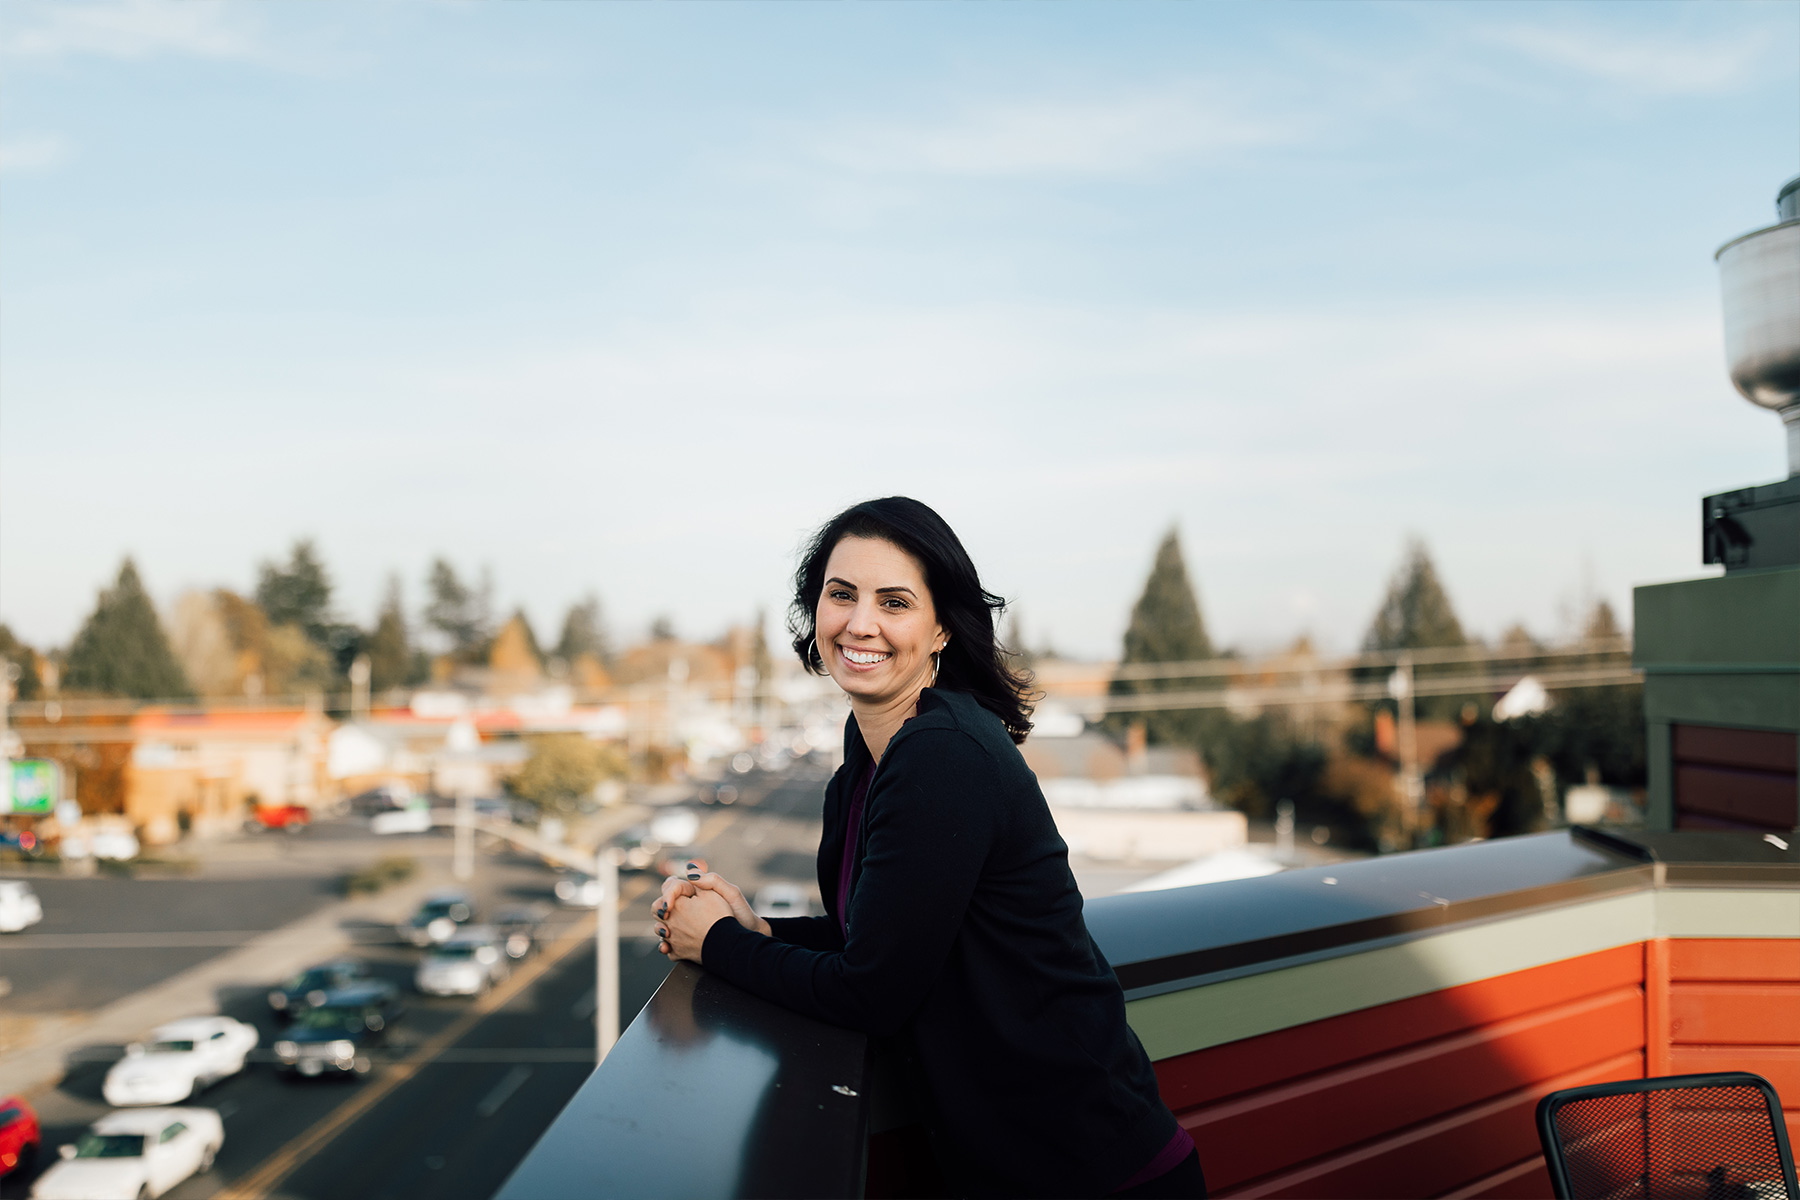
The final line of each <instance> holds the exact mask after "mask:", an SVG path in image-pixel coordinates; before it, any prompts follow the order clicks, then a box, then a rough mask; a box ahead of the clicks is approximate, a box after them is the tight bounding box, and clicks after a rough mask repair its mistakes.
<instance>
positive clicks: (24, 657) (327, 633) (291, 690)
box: [0, 538, 612, 700]
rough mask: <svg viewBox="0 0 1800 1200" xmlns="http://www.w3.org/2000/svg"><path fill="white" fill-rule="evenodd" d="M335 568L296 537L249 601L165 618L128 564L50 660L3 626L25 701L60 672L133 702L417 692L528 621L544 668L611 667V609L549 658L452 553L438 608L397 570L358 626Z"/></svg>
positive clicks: (189, 601) (212, 594)
mask: <svg viewBox="0 0 1800 1200" xmlns="http://www.w3.org/2000/svg"><path fill="white" fill-rule="evenodd" d="M334 590H335V589H334V585H333V582H332V578H331V573H330V571H329V570H328V569H327V568H326V565H325V563H324V560H323V559H322V558H321V557H320V554H319V551H318V547H317V546H316V545H315V543H314V542H313V541H312V540H311V539H310V538H301V539H300V540H298V541H296V542H295V543H294V545H293V547H292V549H291V550H290V551H289V553H288V556H287V558H286V560H285V561H279V560H271V561H265V562H263V563H261V564H260V565H259V567H258V569H257V580H256V587H255V589H254V590H253V591H252V592H251V594H250V595H248V596H245V595H242V594H240V593H238V592H235V591H233V590H231V589H230V588H222V587H221V588H214V589H212V590H210V591H198V592H189V593H187V594H185V595H183V596H182V597H180V599H179V600H178V601H177V602H176V604H175V607H174V609H173V610H172V612H171V614H170V619H169V620H168V621H167V622H165V621H164V620H163V619H162V618H161V617H160V616H159V615H158V614H157V611H156V606H155V604H154V603H152V601H151V599H150V595H149V593H148V591H147V590H146V589H145V587H144V583H143V579H142V577H141V576H140V575H139V574H138V569H137V565H136V564H135V563H134V562H133V561H132V559H131V558H130V557H129V556H127V557H126V558H125V560H124V561H123V562H122V563H121V564H120V566H119V571H118V575H117V576H116V578H115V579H114V580H113V582H112V584H111V585H110V586H107V587H104V588H102V589H101V590H100V593H99V595H98V597H96V599H95V603H94V609H93V611H92V612H91V613H89V614H88V616H87V618H86V620H84V621H83V622H82V624H81V627H80V629H79V630H78V631H77V632H76V634H75V636H74V638H73V639H72V640H71V641H70V642H69V644H68V646H66V647H62V648H54V649H49V650H46V651H43V652H39V651H37V650H35V649H34V648H32V647H30V646H28V645H26V644H24V643H23V642H21V641H20V640H19V639H18V638H17V637H15V636H14V635H13V633H12V631H11V630H10V629H8V628H7V627H6V626H5V625H3V624H0V657H3V658H4V659H5V660H6V661H7V662H9V663H11V664H13V667H14V668H15V672H16V678H15V681H14V683H15V689H16V690H15V694H16V696H17V698H19V699H21V700H35V699H40V698H42V697H43V696H44V695H45V694H46V693H47V691H48V687H47V684H48V682H49V681H48V680H47V679H46V678H45V677H46V675H50V674H54V676H55V677H56V678H57V680H58V681H59V688H58V690H59V692H60V694H62V695H65V696H73V697H82V696H93V697H116V698H123V699H138V700H155V699H193V698H196V697H199V696H223V695H249V696H257V695H294V694H300V693H307V692H320V693H338V692H343V691H346V690H348V689H349V687H350V672H351V668H352V665H353V664H354V663H355V662H356V661H357V660H358V659H359V658H360V659H366V660H367V662H368V667H369V686H370V688H371V689H372V690H373V691H374V692H376V693H380V692H384V691H388V690H390V689H393V688H400V687H408V686H414V685H417V684H421V683H424V682H425V681H426V680H428V679H429V678H430V677H431V672H432V664H433V662H434V660H437V659H447V660H449V662H451V663H452V664H456V663H464V664H480V663H483V662H485V661H486V660H487V655H488V651H489V649H490V648H491V647H492V645H493V641H494V638H495V636H496V635H497V633H498V632H499V630H500V628H501V627H502V626H503V625H505V624H507V623H509V621H516V622H518V623H519V624H520V625H521V626H522V628H523V630H524V635H525V638H526V642H527V645H528V646H529V648H530V650H531V652H532V654H534V655H535V656H537V658H538V659H539V661H540V662H541V661H544V660H545V659H547V658H550V657H555V658H560V659H562V660H564V661H565V662H575V661H577V660H578V659H580V658H582V657H583V656H587V657H591V658H593V659H595V660H596V661H598V662H600V663H602V664H610V663H611V661H612V646H611V642H610V640H609V638H608V636H607V631H606V625H605V621H604V616H603V612H602V609H601V605H600V600H599V598H598V597H597V596H595V595H593V594H592V593H590V594H589V595H587V596H585V597H583V598H581V599H579V600H577V601H575V602H574V603H572V604H571V605H570V606H569V608H568V610H567V612H566V614H565V615H564V617H563V622H562V628H561V632H560V635H559V637H558V638H557V640H556V642H555V643H554V645H552V646H551V647H550V648H549V651H548V653H546V652H545V650H544V649H543V648H542V647H541V645H540V643H539V642H538V639H537V637H536V635H535V633H533V631H532V629H531V624H530V622H529V620H527V618H526V616H525V613H524V610H523V609H516V610H514V612H513V613H512V614H511V617H510V618H509V621H501V620H497V619H496V613H495V609H494V601H493V597H494V588H493V579H492V576H491V575H490V574H489V573H488V572H486V571H483V572H481V574H480V575H479V577H478V578H476V579H474V580H470V579H468V578H465V576H463V575H462V574H459V573H458V571H457V569H456V567H455V566H454V565H453V564H452V563H451V562H450V561H449V560H448V559H446V558H443V557H438V558H435V559H433V561H432V563H431V565H430V567H429V568H428V570H427V572H426V576H425V596H426V599H425V604H424V606H423V608H422V609H421V611H420V613H419V615H418V619H417V620H415V619H414V618H413V617H412V616H410V615H409V613H408V611H407V606H406V603H405V596H404V592H403V588H402V584H401V580H400V577H399V575H398V574H394V575H391V576H390V577H389V579H388V584H387V589H386V592H385V594H384V596H383V599H382V602H381V605H380V608H379V610H378V611H377V612H376V614H375V619H374V621H373V622H372V623H371V624H369V625H366V626H365V625H361V624H358V623H357V622H355V621H353V620H350V619H347V618H346V617H345V616H344V615H343V614H342V613H341V611H340V610H339V609H338V608H337V607H336V606H335V605H334V603H333V595H334Z"/></svg>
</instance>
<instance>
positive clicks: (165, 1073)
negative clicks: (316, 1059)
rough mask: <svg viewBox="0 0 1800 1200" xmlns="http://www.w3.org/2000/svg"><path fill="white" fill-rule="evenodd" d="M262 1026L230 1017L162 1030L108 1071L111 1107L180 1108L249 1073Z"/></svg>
mask: <svg viewBox="0 0 1800 1200" xmlns="http://www.w3.org/2000/svg"><path fill="white" fill-rule="evenodd" d="M256 1039H257V1033H256V1027H255V1026H253V1025H246V1024H245V1023H244V1022H242V1021H234V1020H232V1019H231V1018H230V1017H189V1018H188V1019H187V1020H185V1021H173V1022H171V1023H169V1024H167V1025H160V1026H158V1027H157V1028H156V1029H154V1030H153V1031H151V1034H150V1041H149V1043H148V1044H147V1045H146V1044H144V1043H141V1042H136V1043H133V1044H132V1045H131V1046H130V1047H128V1048H127V1049H126V1051H125V1057H124V1058H121V1059H120V1060H119V1061H118V1062H116V1063H114V1064H113V1065H112V1068H111V1069H110V1070H108V1071H107V1072H106V1083H105V1084H104V1085H103V1086H102V1087H101V1089H100V1094H101V1095H103V1096H105V1097H106V1102H107V1103H108V1104H111V1105H114V1106H116V1107H119V1108H125V1107H128V1106H130V1105H133V1104H179V1103H180V1102H181V1101H183V1100H186V1099H187V1098H188V1097H189V1096H192V1095H193V1094H194V1093H195V1092H197V1091H199V1090H200V1089H201V1088H204V1087H208V1086H210V1085H212V1084H214V1083H217V1082H218V1081H219V1080H221V1079H223V1078H225V1077H226V1076H227V1075H236V1074H237V1073H238V1072H239V1071H241V1070H243V1069H244V1056H245V1055H247V1054H249V1053H250V1051H252V1050H254V1049H256Z"/></svg>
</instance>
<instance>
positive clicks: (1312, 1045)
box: [1155, 945, 1644, 1113]
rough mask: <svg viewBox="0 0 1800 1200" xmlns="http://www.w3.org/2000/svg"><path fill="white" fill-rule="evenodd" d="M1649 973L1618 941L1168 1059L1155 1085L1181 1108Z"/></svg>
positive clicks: (1634, 949) (1640, 955) (1633, 950)
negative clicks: (1608, 947) (1600, 948)
mask: <svg viewBox="0 0 1800 1200" xmlns="http://www.w3.org/2000/svg"><path fill="white" fill-rule="evenodd" d="M1643 979H1644V952H1643V949H1642V947H1641V946H1639V945H1630V946H1620V947H1617V948H1616V949H1612V950H1604V951H1601V952H1600V953H1598V954H1589V955H1586V956H1584V957H1581V958H1572V959H1565V960H1564V961H1562V962H1554V963H1546V964H1545V965H1544V966H1541V967H1532V968H1530V969H1529V970H1524V971H1515V972H1513V973H1511V974H1509V975H1500V976H1496V977H1495V978H1493V979H1483V980H1479V981H1477V982H1475V983H1466V984H1462V985H1460V986H1458V987H1453V988H1445V989H1444V990H1443V991H1439V992H1431V993H1429V994H1427V995H1424V996H1414V997H1411V998H1410V999H1406V1000H1397V1001H1395V1002H1394V1003H1392V1004H1383V1005H1378V1006H1376V1007H1374V1008H1365V1009H1362V1010H1360V1011H1357V1012H1352V1013H1345V1014H1343V1015H1342V1016H1336V1017H1328V1018H1326V1019H1324V1020H1321V1021H1309V1022H1307V1023H1306V1024H1304V1025H1296V1026H1294V1027H1293V1028H1291V1029H1281V1030H1277V1031H1275V1032H1274V1033H1265V1034H1263V1035H1261V1036H1259V1037H1253V1038H1245V1039H1243V1040H1242V1041H1237V1042H1228V1043H1226V1044H1225V1045H1223V1046H1212V1047H1209V1048H1207V1049H1205V1050H1196V1051H1194V1052H1193V1053H1191V1054H1181V1055H1177V1056H1175V1057H1173V1058H1165V1059H1163V1060H1162V1061H1160V1062H1158V1063H1156V1064H1155V1066H1156V1077H1157V1083H1158V1085H1159V1086H1160V1088H1161V1091H1162V1096H1163V1102H1164V1103H1166V1104H1167V1105H1168V1106H1169V1107H1170V1108H1171V1109H1173V1110H1174V1111H1175V1112H1177V1113H1179V1112H1181V1111H1182V1110H1183V1109H1187V1108H1192V1107H1194V1106H1196V1105H1200V1104H1206V1103H1210V1102H1212V1101H1215V1100H1222V1099H1224V1098H1226V1097H1228V1096H1234V1095H1240V1094H1242V1093H1245V1092H1253V1091H1256V1090H1258V1089H1261V1088H1265V1087H1270V1086H1273V1085H1277V1084H1282V1083H1286V1082H1288V1081H1289V1080H1293V1079H1298V1078H1300V1077H1302V1076H1305V1075H1311V1074H1316V1073H1318V1072H1320V1071H1325V1070H1329V1069H1332V1068H1334V1067H1339V1066H1342V1065H1344V1064H1346V1063H1351V1062H1355V1061H1357V1060H1359V1059H1364V1058H1369V1057H1372V1056H1374V1055H1377V1054H1384V1053H1388V1052H1390V1051H1393V1050H1397V1049H1400V1048H1401V1047H1404V1046H1409V1045H1416V1044H1417V1043H1419V1042H1423V1041H1427V1040H1429V1039H1432V1038H1437V1037H1444V1036H1447V1035H1450V1034H1454V1033H1460V1032H1462V1031H1464V1030H1468V1029H1474V1028H1476V1027H1478V1026H1481V1025H1484V1024H1488V1023H1490V1022H1494V1021H1504V1020H1507V1019H1509V1018H1512V1017H1516V1016H1520V1015H1522V1014H1524V1013H1528V1012H1533V1011H1535V1010H1538V1009H1542V1008H1547V1007H1549V1006H1551V1005H1554V1004H1560V1003H1563V1002H1565V1001H1569V1000H1575V999H1579V998H1581V997H1583V996H1592V995H1596V994H1599V993H1602V992H1610V991H1614V990H1616V989H1618V988H1621V987H1628V986H1631V985H1634V984H1640V983H1642V982H1643Z"/></svg>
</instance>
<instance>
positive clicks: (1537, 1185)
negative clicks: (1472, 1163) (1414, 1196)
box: [1444, 1154, 1552, 1200]
mask: <svg viewBox="0 0 1800 1200" xmlns="http://www.w3.org/2000/svg"><path fill="white" fill-rule="evenodd" d="M1551 1191H1552V1189H1551V1187H1550V1168H1549V1167H1547V1166H1545V1165H1544V1156H1543V1155H1541V1154H1540V1155H1538V1156H1537V1157H1536V1158H1531V1159H1527V1160H1526V1161H1524V1162H1522V1163H1517V1164H1515V1165H1513V1166H1510V1167H1508V1168H1506V1170H1504V1171H1496V1172H1495V1173H1494V1174H1492V1175H1489V1176H1487V1177H1486V1178H1484V1179H1477V1180H1476V1181H1475V1182H1474V1183H1471V1184H1469V1185H1468V1186H1467V1187H1460V1188H1457V1189H1456V1190H1455V1191H1454V1192H1446V1193H1445V1194H1444V1200H1550V1196H1551Z"/></svg>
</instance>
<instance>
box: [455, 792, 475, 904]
mask: <svg viewBox="0 0 1800 1200" xmlns="http://www.w3.org/2000/svg"><path fill="white" fill-rule="evenodd" d="M454 873H455V875H456V877H457V878H458V879H461V880H464V881H467V880H470V879H473V878H475V798H474V797H473V796H471V795H470V794H469V789H468V788H466V787H464V788H458V789H457V792H456V857H455V868H454Z"/></svg>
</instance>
